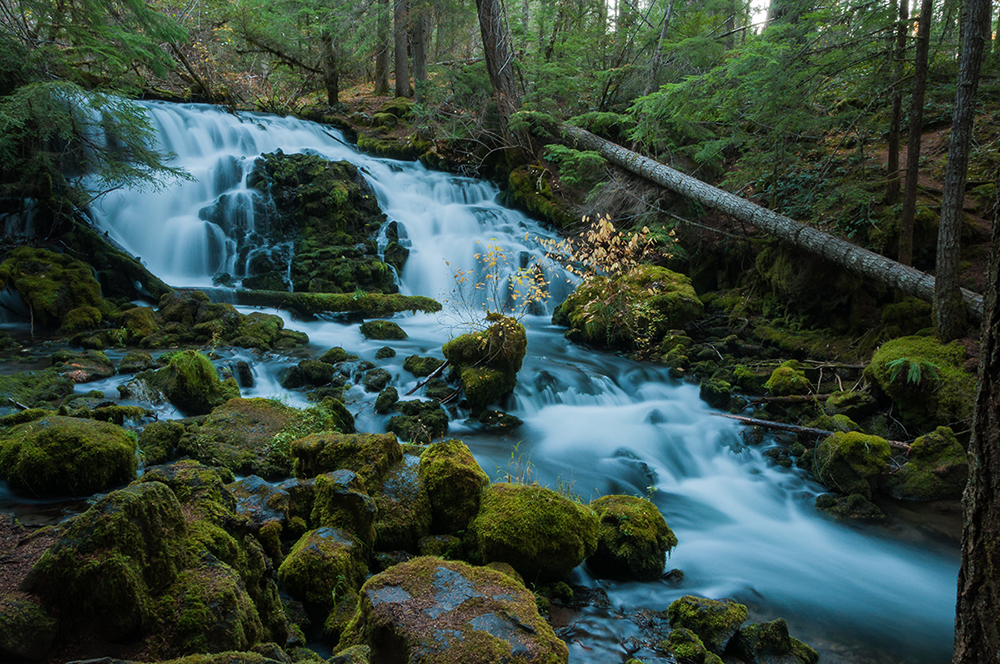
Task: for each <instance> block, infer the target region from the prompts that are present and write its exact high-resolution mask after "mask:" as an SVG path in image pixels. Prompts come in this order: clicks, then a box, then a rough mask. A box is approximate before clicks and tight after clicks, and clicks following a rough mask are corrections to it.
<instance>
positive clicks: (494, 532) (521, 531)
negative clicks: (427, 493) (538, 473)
mask: <svg viewBox="0 0 1000 664" xmlns="http://www.w3.org/2000/svg"><path fill="white" fill-rule="evenodd" d="M599 523H600V522H599V520H598V518H597V515H596V514H595V513H594V512H593V510H591V509H590V508H589V507H587V506H585V505H581V504H579V503H577V502H575V501H572V500H570V499H569V498H566V497H564V496H561V495H559V494H558V493H556V492H555V491H552V490H551V489H546V488H544V487H540V486H525V485H520V484H509V483H498V484H491V485H489V486H487V487H486V488H485V489H484V490H483V495H482V498H481V502H480V505H479V513H478V514H477V515H476V517H475V518H474V519H473V520H472V521H471V522H470V523H469V534H470V535H471V540H472V541H473V542H474V543H475V547H476V549H477V550H478V554H479V556H480V557H481V558H482V560H483V562H491V561H494V560H497V561H500V562H505V563H509V564H510V565H511V566H512V567H513V568H514V569H516V570H517V571H518V572H519V573H520V574H521V575H522V576H524V578H525V579H528V580H539V579H541V580H544V579H561V578H563V577H565V576H567V575H568V574H569V573H570V572H571V571H573V569H574V568H575V567H576V566H577V565H579V564H580V563H582V562H583V561H584V560H585V559H586V558H588V557H590V556H591V555H593V554H594V552H595V551H596V550H597V540H598V533H599Z"/></svg>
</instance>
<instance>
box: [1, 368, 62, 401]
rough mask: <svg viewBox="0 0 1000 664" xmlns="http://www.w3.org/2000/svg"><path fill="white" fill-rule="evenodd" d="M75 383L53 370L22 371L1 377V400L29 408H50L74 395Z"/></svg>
mask: <svg viewBox="0 0 1000 664" xmlns="http://www.w3.org/2000/svg"><path fill="white" fill-rule="evenodd" d="M73 385H74V383H73V381H72V380H71V379H69V378H67V377H66V376H63V375H62V374H60V373H59V372H57V371H55V370H53V369H45V370H43V371H20V372H18V373H15V374H10V375H9V376H0V398H2V399H4V400H5V401H15V402H17V403H19V404H22V405H25V406H28V407H29V408H35V407H41V406H48V405H50V402H52V401H56V400H57V399H61V398H63V397H65V396H68V395H70V394H72V393H73Z"/></svg>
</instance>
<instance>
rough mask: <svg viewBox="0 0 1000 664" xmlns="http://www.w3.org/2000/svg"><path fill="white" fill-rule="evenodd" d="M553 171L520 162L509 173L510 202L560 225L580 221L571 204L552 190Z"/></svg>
mask: <svg viewBox="0 0 1000 664" xmlns="http://www.w3.org/2000/svg"><path fill="white" fill-rule="evenodd" d="M552 178H553V175H552V172H551V171H549V170H548V169H547V168H542V167H540V166H519V167H517V168H515V169H514V170H512V171H511V172H510V175H508V176H507V191H506V192H505V197H506V201H507V204H508V205H511V206H513V207H516V208H520V209H522V210H524V211H526V212H528V213H530V214H534V215H537V216H539V217H541V218H543V219H546V220H548V221H549V222H551V223H552V224H553V225H555V226H556V227H557V228H567V227H569V226H570V225H572V224H574V223H576V222H577V221H579V220H578V219H577V218H576V217H575V216H574V215H573V214H572V212H570V208H569V205H567V204H566V203H565V202H564V201H562V200H561V199H559V198H557V197H555V196H554V195H553V193H552V184H551V180H552Z"/></svg>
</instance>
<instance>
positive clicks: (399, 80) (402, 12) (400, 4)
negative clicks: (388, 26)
mask: <svg viewBox="0 0 1000 664" xmlns="http://www.w3.org/2000/svg"><path fill="white" fill-rule="evenodd" d="M408 18H409V17H408V16H407V11H406V0H395V4H394V5H393V14H392V29H393V31H394V33H395V42H396V96H397V97H412V96H413V88H412V87H410V65H409V61H408V60H407V57H408V55H409V53H408V49H409V39H408V38H407V36H408V34H409V26H408V25H407V20H408Z"/></svg>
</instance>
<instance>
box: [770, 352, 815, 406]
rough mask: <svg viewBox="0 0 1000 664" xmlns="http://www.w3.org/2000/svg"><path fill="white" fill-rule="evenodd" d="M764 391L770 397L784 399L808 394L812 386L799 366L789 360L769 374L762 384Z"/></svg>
mask: <svg viewBox="0 0 1000 664" xmlns="http://www.w3.org/2000/svg"><path fill="white" fill-rule="evenodd" d="M764 389H765V390H767V391H768V392H769V393H770V394H771V395H772V396H776V397H786V396H792V395H800V394H809V393H810V392H811V391H812V384H811V383H810V382H809V379H808V378H806V374H805V372H804V371H802V369H801V365H800V364H799V363H798V362H797V361H796V360H789V361H788V362H785V363H784V364H782V365H781V366H779V367H778V368H777V369H775V370H774V371H772V372H771V377H770V378H768V379H767V382H766V383H764Z"/></svg>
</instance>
